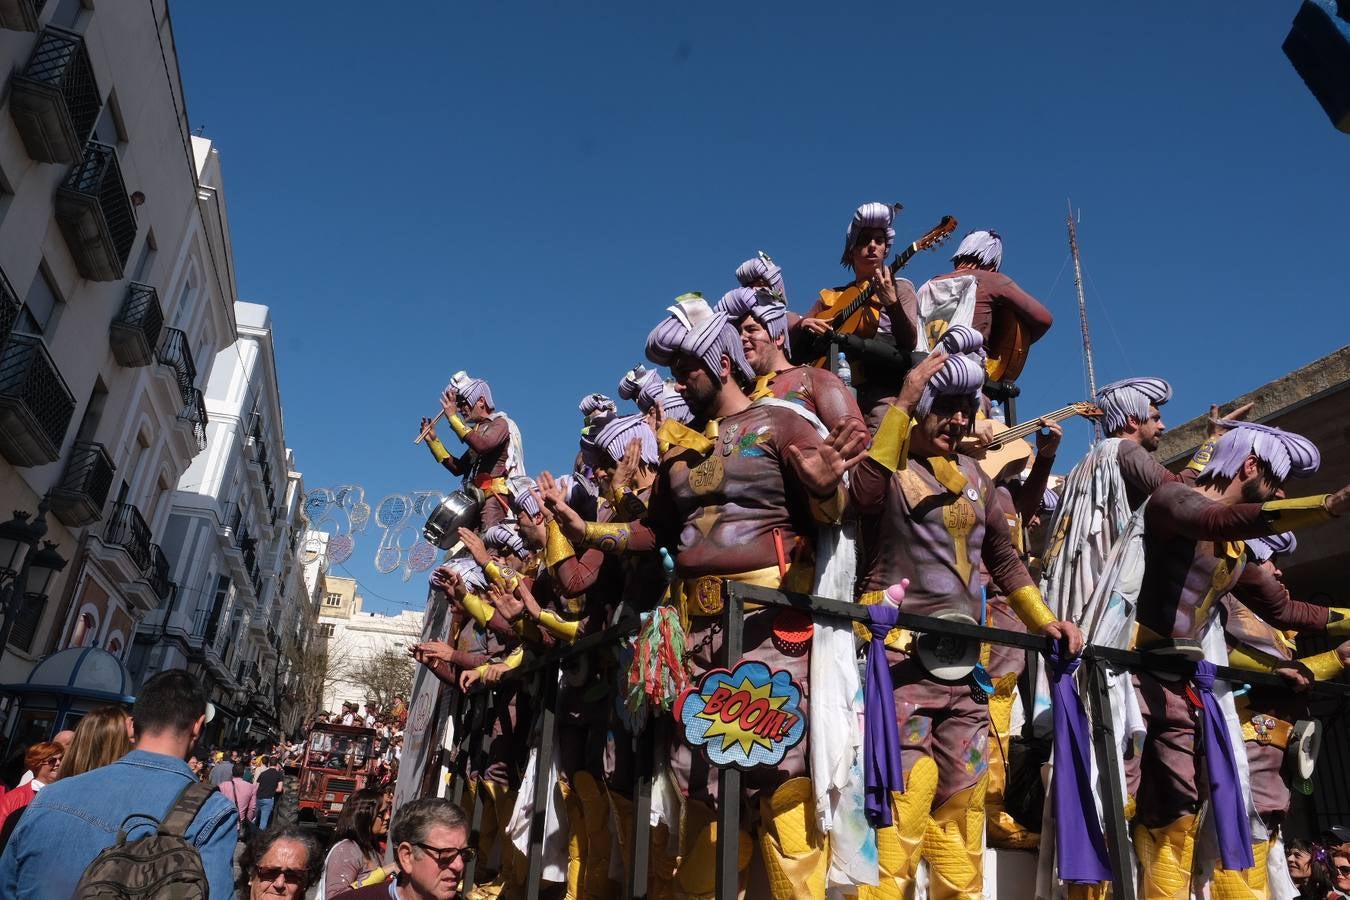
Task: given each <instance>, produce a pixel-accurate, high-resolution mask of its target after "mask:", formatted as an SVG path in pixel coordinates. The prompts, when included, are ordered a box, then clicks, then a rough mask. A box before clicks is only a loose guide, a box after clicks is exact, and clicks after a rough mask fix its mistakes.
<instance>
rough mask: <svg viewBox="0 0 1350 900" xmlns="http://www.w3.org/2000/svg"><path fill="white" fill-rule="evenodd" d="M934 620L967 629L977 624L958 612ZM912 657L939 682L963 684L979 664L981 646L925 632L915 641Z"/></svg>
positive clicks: (936, 617) (942, 613)
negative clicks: (956, 623) (960, 682)
mask: <svg viewBox="0 0 1350 900" xmlns="http://www.w3.org/2000/svg"><path fill="white" fill-rule="evenodd" d="M933 618H935V619H946V620H947V621H948V622H962V623H964V624H966V625H976V624H978V623H977V622H976V621H975V620H974V619H973V618H971V617H970V616H968V615H966V614H965V613H960V612H952V611H947V612H939V613H934V614H933ZM914 656H915V658H917V659H918V660H919V665H921V666H923V667H924V669H925V670H926V671H927V672H928V674H929V675H932V676H933V677H934V678H936V679H937V680H938V681H951V682H959V681H964V680H965V679H966V678H967V677H968V676H969V675H970V673H971V672H972V671H974V669H975V666H976V664H977V663H979V661H980V642H979V641H972V640H970V639H969V638H963V637H956V636H955V635H950V634H934V633H932V632H924V633H922V634H920V635H918V636H917V637H915V639H914Z"/></svg>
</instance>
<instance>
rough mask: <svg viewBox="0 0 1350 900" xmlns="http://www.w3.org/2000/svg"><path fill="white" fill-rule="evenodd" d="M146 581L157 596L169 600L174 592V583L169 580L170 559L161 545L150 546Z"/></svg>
mask: <svg viewBox="0 0 1350 900" xmlns="http://www.w3.org/2000/svg"><path fill="white" fill-rule="evenodd" d="M146 580H147V581H149V582H150V587H151V588H153V589H154V591H155V596H156V597H158V598H159V599H161V600H168V599H169V594H170V593H171V592H172V591H173V582H172V581H170V580H169V559H168V557H166V556H165V555H164V550H163V549H162V548H161V547H160V546H159V544H153V543H152V544H151V545H150V566H149V568H148V569H147V571H146Z"/></svg>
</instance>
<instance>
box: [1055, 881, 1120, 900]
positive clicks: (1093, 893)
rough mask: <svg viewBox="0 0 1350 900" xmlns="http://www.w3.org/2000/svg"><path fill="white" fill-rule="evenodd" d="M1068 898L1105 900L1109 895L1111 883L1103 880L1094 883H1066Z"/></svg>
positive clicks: (1072, 899) (1071, 899)
mask: <svg viewBox="0 0 1350 900" xmlns="http://www.w3.org/2000/svg"><path fill="white" fill-rule="evenodd" d="M1064 886H1065V887H1066V888H1068V889H1069V900H1106V898H1107V897H1110V896H1111V885H1110V884H1108V883H1107V882H1105V881H1099V882H1097V883H1096V884H1066V885H1064Z"/></svg>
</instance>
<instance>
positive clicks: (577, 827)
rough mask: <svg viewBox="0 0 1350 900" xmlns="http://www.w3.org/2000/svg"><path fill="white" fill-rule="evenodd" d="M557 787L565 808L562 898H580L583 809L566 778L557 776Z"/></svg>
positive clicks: (583, 837)
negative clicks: (564, 872) (565, 888)
mask: <svg viewBox="0 0 1350 900" xmlns="http://www.w3.org/2000/svg"><path fill="white" fill-rule="evenodd" d="M558 787H559V788H560V789H561V791H562V796H563V806H564V807H565V808H566V809H567V891H566V893H564V894H563V900H582V898H583V896H584V887H583V884H582V876H583V874H584V869H585V866H586V851H587V846H586V844H587V841H586V821H585V818H584V817H585V811H584V810H583V809H582V806H581V797H580V796H579V795H578V794H577V788H576V785H575V784H573V783H572V782H570V781H569V780H568V779H566V778H559V779H558Z"/></svg>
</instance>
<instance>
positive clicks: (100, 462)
mask: <svg viewBox="0 0 1350 900" xmlns="http://www.w3.org/2000/svg"><path fill="white" fill-rule="evenodd" d="M116 471H117V467H116V466H114V465H113V461H112V457H110V456H109V455H108V450H107V448H106V447H104V446H103V445H102V444H99V443H95V442H94V441H76V442H75V443H74V444H72V445H71V448H70V453H69V454H68V455H67V457H66V468H65V471H64V472H63V473H62V475H61V483H60V484H59V485H57V486H56V488H54V489H53V490H52V496H51V505H52V512H53V513H54V514H55V515H56V517H57V518H58V519H60V520H61V521H62V522H64V523H65V524H67V525H69V526H70V527H72V528H78V527H80V526H81V525H88V524H89V523H91V522H97V521H98V520H99V519H100V518H101V517H102V514H103V504H104V503H106V502H107V500H108V491H109V489H111V488H112V481H113V473H114V472H116Z"/></svg>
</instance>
